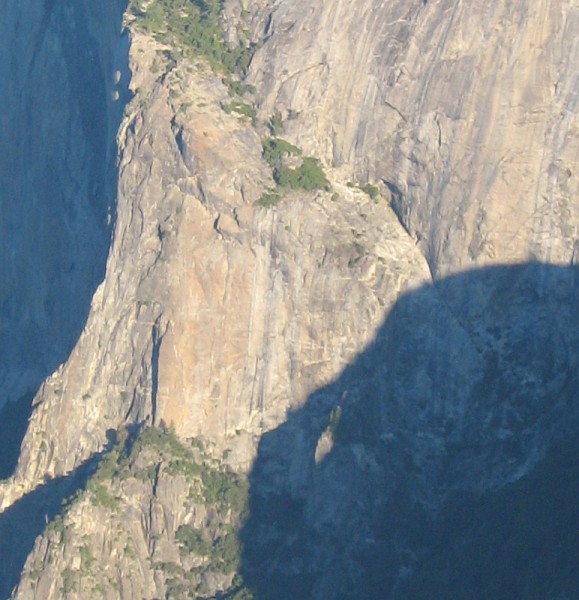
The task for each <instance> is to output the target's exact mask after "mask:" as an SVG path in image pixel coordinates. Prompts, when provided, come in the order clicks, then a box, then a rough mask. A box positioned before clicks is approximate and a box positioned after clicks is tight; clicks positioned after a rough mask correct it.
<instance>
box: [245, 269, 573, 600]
mask: <svg viewBox="0 0 579 600" xmlns="http://www.w3.org/2000/svg"><path fill="white" fill-rule="evenodd" d="M578 310H579V270H578V269H577V268H559V267H553V266H548V265H544V264H528V265H523V266H512V267H496V268H487V269H483V270H478V271H471V272H466V273H463V274H460V275H456V276H453V277H449V278H447V279H443V280H441V281H439V282H437V283H436V284H434V285H427V286H424V287H422V288H420V289H418V290H416V291H414V292H411V293H409V294H407V295H405V296H403V297H402V298H401V299H400V300H399V301H398V302H397V304H396V305H395V306H394V308H393V309H392V310H391V311H390V313H389V314H388V315H387V317H386V320H385V322H384V325H383V326H382V327H381V328H380V330H379V331H378V333H377V335H376V338H375V340H374V341H373V343H372V344H371V345H370V346H369V347H368V348H367V349H366V350H365V351H363V352H362V353H361V354H360V355H359V356H358V358H357V359H356V360H355V361H354V363H353V364H352V365H351V366H349V367H348V368H346V369H345V370H344V372H343V373H342V375H341V376H340V377H339V378H338V379H337V380H336V381H335V382H334V383H333V384H331V385H329V386H327V387H325V388H322V389H320V390H319V391H317V392H316V393H314V394H313V395H312V396H311V397H310V398H309V400H308V401H307V403H306V404H305V405H304V407H303V408H302V409H300V410H298V411H296V412H294V413H292V414H291V415H290V417H289V418H288V420H287V422H286V423H284V424H283V425H281V426H280V427H279V428H277V429H276V430H274V431H272V432H270V433H268V434H266V435H265V436H264V437H263V438H262V440H261V442H260V445H259V451H258V456H257V460H256V462H255V466H254V469H253V471H252V473H251V475H250V481H251V503H250V508H251V516H250V519H249V521H248V523H247V525H246V527H245V530H244V533H243V535H242V538H243V542H244V544H245V563H244V564H245V567H244V570H245V573H244V575H245V577H246V579H247V580H248V582H249V583H250V585H252V586H253V587H254V588H255V589H256V591H257V592H258V594H257V597H259V598H262V597H263V598H368V599H370V598H405V599H406V598H408V599H409V598H419V597H420V598H422V597H424V598H427V597H428V598H437V599H438V598H440V599H442V598H445V599H448V598H457V599H458V598H465V597H469V598H481V599H482V598H489V597H493V598H495V597H496V598H505V599H507V598H509V599H510V598H512V599H514V598H518V599H521V598H529V599H531V598H535V597H537V596H536V595H533V594H536V593H537V590H541V594H542V595H541V597H542V598H555V597H558V596H556V594H557V593H559V594H563V593H571V592H572V591H573V590H575V591H576V590H577V588H576V587H573V586H576V585H577V584H578V582H577V580H576V577H575V576H574V575H573V574H572V573H573V572H572V564H571V563H572V560H573V559H572V557H573V556H574V554H573V552H574V550H573V548H576V547H577V543H578V542H579V538H578V537H577V531H579V527H578V525H579V515H578V514H577V511H576V510H574V507H575V503H576V497H575V495H574V494H575V491H576V489H575V488H574V487H573V486H574V484H573V481H575V480H576V477H577V475H578V469H579V467H578V465H577V461H576V460H575V459H574V456H575V454H574V453H575V450H576V447H577V439H578V437H577V436H578V431H579V430H578V427H579V404H578V398H577V390H578V384H579V382H578V375H577V373H578V369H577V366H578V363H579V329H578V328H577V314H579V313H578ZM547 455H548V458H547V459H545V457H546V456H547ZM545 461H548V463H545ZM514 482H517V483H514ZM509 484H510V485H509ZM574 489H575V491H574ZM471 519H472V520H474V522H478V523H479V524H480V527H477V526H475V524H474V522H473V521H471ZM553 532H565V535H564V536H559V534H556V533H553ZM569 532H574V533H571V534H570V533H569ZM478 548H480V549H481V553H482V554H480V555H479V554H478V553H477V549H478ZM521 561H522V562H524V563H525V564H526V566H525V569H521V568H520V564H521ZM499 563H500V564H499ZM453 564H456V565H457V569H458V570H455V569H454V568H453ZM517 564H519V566H517ZM554 564H555V565H556V567H554V566H553V565H554ZM531 573H533V575H532V579H529V577H530V574H531ZM530 582H532V583H530ZM467 590H468V593H467V592H466V591H467ZM420 594H422V595H420ZM465 594H466V595H465Z"/></svg>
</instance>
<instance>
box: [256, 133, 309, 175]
mask: <svg viewBox="0 0 579 600" xmlns="http://www.w3.org/2000/svg"><path fill="white" fill-rule="evenodd" d="M261 147H262V148H263V158H265V160H266V161H267V163H268V164H269V166H270V167H272V168H276V167H279V165H280V163H281V160H282V158H283V157H284V156H286V155H287V156H299V155H300V154H301V153H302V151H301V150H300V149H299V148H298V147H297V146H294V145H293V144H290V143H289V142H286V141H285V140H282V139H281V138H263V139H262V140H261Z"/></svg>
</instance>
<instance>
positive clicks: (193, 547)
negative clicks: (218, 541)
mask: <svg viewBox="0 0 579 600" xmlns="http://www.w3.org/2000/svg"><path fill="white" fill-rule="evenodd" d="M175 540H176V541H177V543H178V544H179V547H180V548H181V549H182V550H184V551H186V552H187V553H189V554H195V555H197V556H209V555H210V554H211V550H212V544H211V540H210V539H209V536H208V535H207V533H206V532H205V531H201V530H199V529H195V528H194V527H193V526H192V525H180V526H179V528H178V529H177V531H176V532H175Z"/></svg>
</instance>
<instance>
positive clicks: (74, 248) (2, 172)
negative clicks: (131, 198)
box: [0, 0, 130, 478]
mask: <svg viewBox="0 0 579 600" xmlns="http://www.w3.org/2000/svg"><path fill="white" fill-rule="evenodd" d="M14 5H15V6H16V3H14ZM87 5H88V3H83V2H76V1H74V0H65V1H63V2H57V3H54V2H49V3H46V9H45V11H44V17H43V21H42V23H41V24H40V25H39V26H38V28H37V30H35V29H34V25H35V24H34V23H30V24H28V25H27V27H28V28H25V29H23V30H22V31H19V30H18V28H19V27H20V26H21V23H20V21H19V20H18V17H15V18H16V21H15V24H14V28H15V29H14V31H15V33H14V35H16V36H18V35H20V36H22V35H29V36H34V38H35V39H34V40H31V45H32V46H33V48H34V50H33V51H31V52H32V53H33V58H32V59H30V72H29V73H28V79H23V80H22V87H21V89H19V91H18V94H19V95H16V92H15V91H14V89H15V88H16V87H20V83H19V84H18V85H17V84H16V83H15V82H14V81H12V83H11V86H7V87H6V88H5V90H6V91H5V95H6V97H4V94H0V98H1V99H2V101H3V111H4V113H5V116H6V114H9V117H10V118H7V119H5V120H4V121H3V122H2V123H0V127H1V128H0V132H1V133H2V135H3V136H4V137H5V138H6V139H5V144H6V145H8V144H7V142H6V140H11V139H12V138H15V139H16V140H17V141H16V142H14V143H13V144H12V145H11V147H10V148H9V149H6V148H5V152H4V156H3V157H2V159H0V219H1V220H2V221H3V222H2V223H1V224H0V225H1V226H0V232H1V233H2V237H3V239H2V240H0V407H1V408H0V441H1V444H0V478H6V477H9V476H10V475H11V474H12V473H13V472H14V470H15V468H16V464H17V460H18V456H19V453H20V446H21V443H22V439H23V437H24V434H25V431H26V427H27V423H28V419H29V417H30V414H31V410H32V407H31V401H32V398H33V397H34V395H35V394H36V392H37V390H38V389H39V387H40V385H41V383H42V381H43V380H44V379H45V378H46V377H47V376H48V375H50V374H51V373H53V372H54V371H55V370H56V368H57V367H58V366H59V365H60V364H62V363H63V362H64V361H66V359H67V358H68V356H69V355H70V352H71V351H72V349H73V348H74V346H75V344H76V342H77V341H78V338H79V336H80V334H81V332H82V330H83V328H84V326H85V324H86V320H87V317H88V314H89V310H90V304H91V299H92V297H93V294H94V291H95V289H96V287H97V286H98V285H99V283H100V282H101V281H102V280H103V277H104V273H105V266H106V260H107V256H108V252H109V247H110V243H111V232H112V228H113V226H114V217H115V214H116V193H117V180H118V172H117V166H116V156H117V152H116V140H115V137H116V131H117V130H118V127H119V125H120V121H121V118H122V114H123V111H124V106H125V104H126V102H127V101H128V100H129V99H130V93H129V88H128V85H129V79H130V71H129V66H128V50H129V39H128V34H127V33H124V34H122V36H121V43H118V44H117V50H116V53H115V55H114V56H112V55H111V54H112V49H109V48H105V49H103V48H102V44H100V43H99V42H98V41H97V40H96V39H95V37H94V33H93V30H91V27H90V24H89V22H90V19H91V18H93V17H94V15H93V14H88V12H87ZM126 5H127V0H119V1H118V12H117V14H116V21H117V22H116V27H117V29H118V31H120V29H121V17H122V13H123V12H124V10H125V8H126ZM99 10H100V9H99ZM10 12H12V13H14V14H17V9H14V10H12V11H8V13H10ZM5 16H6V15H5ZM112 26H113V27H114V26H115V25H112ZM47 32H50V35H52V36H53V39H58V43H57V44H51V43H47V40H48V39H50V38H49V33H47ZM12 42H13V40H11V39H10V37H8V38H5V39H4V40H3V41H2V42H0V52H4V51H5V53H6V56H10V52H11V50H9V48H8V47H7V48H2V47H1V44H6V45H7V46H8V45H13V44H12ZM43 52H53V53H54V62H55V63H57V64H58V65H59V67H58V68H55V77H62V78H63V80H65V81H66V82H67V85H66V86H62V85H60V84H59V82H60V80H59V81H55V82H54V88H51V91H50V92H47V96H46V98H44V97H42V98H44V104H43V103H42V102H43V100H42V99H39V92H38V81H42V80H43V78H46V74H45V73H42V72H41V69H40V68H39V67H37V65H38V64H46V61H44V62H43V60H41V55H42V53H43ZM23 60H26V58H24V59H23ZM13 62H14V61H13ZM4 63H5V64H4V66H2V65H0V67H2V68H3V69H14V70H15V73H18V74H20V73H22V72H23V71H25V70H24V69H22V68H18V67H19V65H18V64H12V65H9V66H6V65H7V64H8V61H4ZM115 70H117V71H118V72H120V73H121V77H120V78H119V80H118V81H117V83H116V85H115V87H114V90H112V91H113V93H114V95H115V97H114V98H113V99H111V83H109V82H107V81H106V79H105V78H106V77H109V78H110V81H111V82H112V81H113V77H114V71H115ZM1 71H2V69H0V72H1ZM45 105H46V106H47V108H46V109H45V110H44V108H43V109H42V111H39V110H38V108H39V107H44V106H45ZM63 105H66V106H68V109H67V110H68V113H67V114H70V115H72V116H71V122H70V123H65V124H64V125H63V127H64V128H66V131H63V130H62V129H61V128H60V127H56V126H55V124H54V123H52V121H54V122H55V123H59V124H60V120H62V110H61V106H63ZM51 107H52V108H51ZM39 114H42V115H43V120H42V121H41V122H39V120H40V119H41V117H40V116H38V115H39ZM33 118H35V119H36V120H35V121H33ZM73 120H74V122H73ZM33 122H34V126H32V125H31V123H33ZM50 136H54V139H52V138H51V137H50ZM66 145H71V147H73V148H75V150H78V152H77V154H78V156H76V155H73V154H75V153H73V152H71V151H70V150H68V151H67V152H64V150H63V148H64V147H65V146H66ZM27 146H28V147H27ZM6 150H7V151H6ZM63 153H64V154H65V155H66V156H67V160H70V161H71V163H72V164H70V165H68V164H62V163H63V161H62V160H60V158H61V156H62V155H63ZM80 179H82V181H81V180H80ZM7 402H8V403H9V404H6V403H7Z"/></svg>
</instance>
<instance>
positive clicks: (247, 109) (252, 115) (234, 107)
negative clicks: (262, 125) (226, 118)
mask: <svg viewBox="0 0 579 600" xmlns="http://www.w3.org/2000/svg"><path fill="white" fill-rule="evenodd" d="M223 110H224V111H225V112H226V113H228V114H229V113H232V112H236V113H238V114H240V115H243V116H244V117H248V118H249V119H251V122H252V123H255V119H256V116H257V114H256V112H255V108H254V107H253V106H251V104H247V103H246V102H241V101H240V100H232V101H231V102H228V103H227V104H224V105H223Z"/></svg>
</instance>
